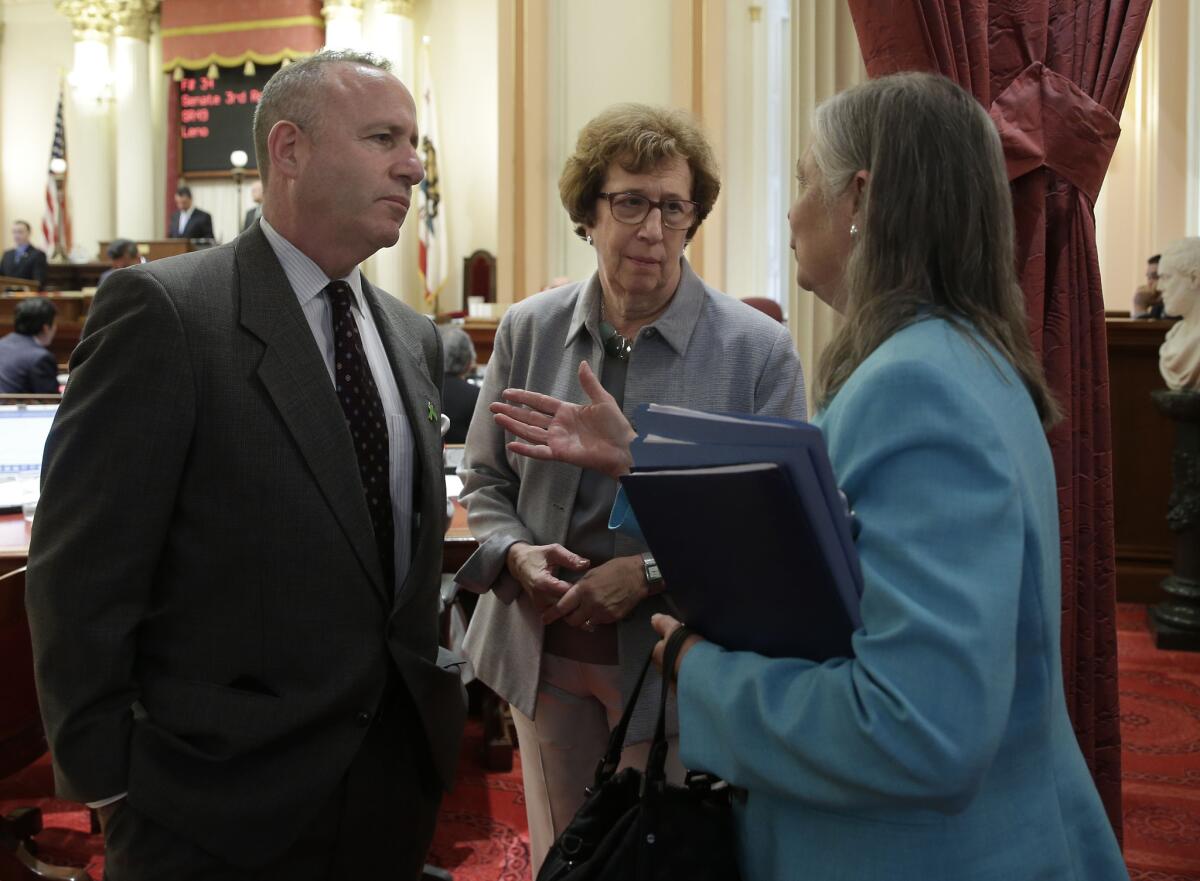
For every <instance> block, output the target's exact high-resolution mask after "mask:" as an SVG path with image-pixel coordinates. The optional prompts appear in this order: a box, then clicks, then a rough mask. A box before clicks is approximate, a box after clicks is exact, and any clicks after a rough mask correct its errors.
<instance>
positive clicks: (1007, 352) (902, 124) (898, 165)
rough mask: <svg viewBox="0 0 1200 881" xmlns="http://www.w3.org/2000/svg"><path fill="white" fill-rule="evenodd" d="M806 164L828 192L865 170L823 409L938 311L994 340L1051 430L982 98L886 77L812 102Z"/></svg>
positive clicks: (1047, 395)
mask: <svg viewBox="0 0 1200 881" xmlns="http://www.w3.org/2000/svg"><path fill="white" fill-rule="evenodd" d="M812 159H813V162H814V164H815V165H816V167H817V169H818V172H819V174H818V177H819V178H820V180H819V181H817V185H818V186H821V187H822V189H823V192H824V194H825V195H826V197H827V198H828V199H832V198H833V197H835V196H836V195H838V194H839V193H842V192H843V191H844V190H845V188H846V187H847V186H849V185H850V182H851V181H852V179H853V178H854V175H855V174H856V173H857V172H858V171H860V170H864V169H865V170H866V171H869V172H870V179H869V180H868V182H867V185H866V187H865V189H864V192H863V197H862V202H861V204H860V212H859V218H860V219H859V221H858V225H859V227H860V228H859V232H858V236H857V238H856V241H855V244H854V247H853V249H852V251H851V253H850V257H849V260H848V262H847V265H846V270H845V273H846V274H845V279H844V282H845V316H846V319H847V320H846V322H845V324H844V325H843V327H842V329H841V330H840V331H839V332H838V333H837V335H836V336H835V337H834V339H833V340H832V341H831V342H830V343H829V345H828V346H827V347H826V349H825V351H824V353H823V354H822V356H821V361H820V365H819V370H818V381H817V402H818V406H819V407H822V408H823V407H826V406H828V404H829V402H830V401H831V400H832V399H833V397H834V395H836V394H837V392H838V390H839V389H840V388H841V387H842V385H843V384H844V383H845V382H846V380H847V379H848V378H849V377H850V374H852V373H853V372H854V370H855V369H856V368H857V367H858V365H859V364H861V363H862V362H863V361H864V360H865V359H866V358H867V357H868V356H869V355H870V354H871V353H872V352H873V351H875V349H876V348H878V347H879V346H880V344H882V343H883V342H884V340H886V339H887V338H888V337H890V336H891V335H892V334H894V333H896V332H897V331H899V330H901V329H903V328H904V327H906V326H908V325H909V324H912V323H914V322H915V321H918V320H920V319H921V318H922V317H925V316H929V315H932V316H936V317H940V318H944V319H946V320H948V321H950V322H951V323H952V324H954V325H956V326H958V327H959V328H960V329H962V330H964V331H967V330H969V329H973V330H974V331H975V332H977V333H978V334H979V335H980V336H981V337H982V338H983V339H985V340H987V342H989V343H990V344H991V345H993V346H994V347H995V348H996V349H997V350H998V351H999V352H1000V353H1001V354H1002V355H1003V356H1004V357H1005V358H1007V359H1008V360H1009V362H1011V363H1012V365H1013V367H1014V368H1015V369H1016V371H1017V373H1018V374H1019V375H1020V377H1021V379H1022V380H1023V381H1024V383H1025V386H1026V387H1027V388H1028V389H1029V394H1030V395H1031V396H1032V397H1033V401H1034V404H1035V405H1036V407H1037V411H1038V415H1039V417H1040V418H1041V420H1042V424H1043V425H1044V426H1046V427H1047V428H1048V427H1049V426H1050V425H1052V424H1053V423H1054V422H1055V421H1056V420H1057V419H1058V417H1059V410H1058V406H1057V404H1056V403H1055V401H1054V397H1053V394H1052V393H1051V391H1050V389H1049V387H1048V386H1047V384H1046V379H1045V376H1044V375H1043V373H1042V366H1041V363H1040V362H1039V361H1038V359H1037V357H1036V356H1035V355H1034V352H1033V345H1032V343H1031V342H1030V339H1029V328H1028V325H1027V324H1026V314H1025V300H1024V296H1023V295H1022V293H1021V289H1020V287H1019V286H1018V285H1017V280H1016V267H1015V266H1014V262H1013V261H1014V257H1013V213H1012V198H1011V196H1010V194H1009V189H1008V179H1007V176H1006V174H1005V168H1004V154H1003V151H1002V150H1001V147H1000V137H999V135H998V134H997V133H996V128H995V126H994V125H993V124H992V120H991V118H990V117H989V116H988V115H987V112H986V111H985V110H984V109H983V107H982V106H981V105H980V104H979V102H977V101H976V100H975V99H974V98H973V97H971V95H970V94H968V93H967V92H965V91H964V90H963V89H961V88H960V87H959V86H957V85H955V84H954V83H953V82H951V81H950V80H948V79H946V78H945V77H942V76H937V75H934V74H927V73H901V74H895V75H892V76H886V77H880V78H879V79H876V80H872V81H870V82H867V83H863V84H862V85H860V86H856V87H854V88H852V89H849V90H847V91H845V92H842V93H841V94H839V95H836V96H834V97H833V98H831V99H829V100H828V101H826V102H824V103H823V104H821V105H820V106H819V107H818V108H817V111H816V115H815V118H814V120H813V141H812Z"/></svg>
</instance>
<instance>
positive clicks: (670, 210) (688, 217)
mask: <svg viewBox="0 0 1200 881" xmlns="http://www.w3.org/2000/svg"><path fill="white" fill-rule="evenodd" d="M598 195H600V196H601V197H602V198H605V199H608V207H609V210H611V211H612V216H613V219H614V220H617V221H619V222H620V223H628V224H638V223H641V222H642V221H643V220H645V219H646V216H647V215H648V214H649V213H650V209H651V208H657V209H659V210H660V211H661V212H662V222H663V226H665V227H666V228H667V229H691V228H692V225H693V224H695V222H696V212H697V211H699V210H700V203H699V202H690V201H688V200H687V199H664V200H663V201H661V202H655V201H654V200H653V199H647V198H646V197H645V196H642V195H639V194H638V193H599V194H598Z"/></svg>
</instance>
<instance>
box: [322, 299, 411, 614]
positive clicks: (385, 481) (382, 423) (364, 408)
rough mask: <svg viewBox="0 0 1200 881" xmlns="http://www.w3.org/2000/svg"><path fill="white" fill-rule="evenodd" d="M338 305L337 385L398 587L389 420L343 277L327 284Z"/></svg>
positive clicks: (389, 582)
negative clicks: (389, 462) (341, 279)
mask: <svg viewBox="0 0 1200 881" xmlns="http://www.w3.org/2000/svg"><path fill="white" fill-rule="evenodd" d="M325 292H326V293H327V294H328V295H329V303H330V305H331V306H332V307H333V368H334V385H335V386H336V387H337V396H338V400H339V401H340V402H341V404H342V412H343V413H345V414H346V424H347V425H348V426H349V427H350V436H351V437H352V438H354V452H355V454H357V456H358V473H359V476H360V477H361V478H362V485H363V491H364V492H365V493H366V495H367V508H368V509H370V512H371V523H372V525H373V526H374V527H375V544H376V546H377V547H378V548H379V561H380V563H382V564H383V577H384V583H385V584H386V586H387V587H388V589H389V591H390V590H394V589H395V585H394V583H393V582H394V580H395V540H396V534H395V533H396V529H395V525H394V521H393V520H392V495H391V492H390V491H389V478H390V471H389V468H388V432H387V418H386V417H385V416H384V412H383V401H382V400H380V397H379V388H378V387H377V386H376V385H375V377H374V376H372V375H371V366H370V365H369V364H368V363H367V356H366V352H364V351H363V344H362V337H361V336H359V333H358V324H357V322H355V320H354V314H353V312H352V311H351V309H350V303H351V300H352V299H353V296H354V294H353V292H352V291H351V290H350V286H349V285H348V284H346V283H345V282H344V281H331V282H330V283H329V284H328V285H326V287H325Z"/></svg>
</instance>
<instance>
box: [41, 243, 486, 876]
mask: <svg viewBox="0 0 1200 881" xmlns="http://www.w3.org/2000/svg"><path fill="white" fill-rule="evenodd" d="M363 292H364V295H365V297H366V300H367V302H368V303H369V304H370V306H371V308H372V310H373V312H374V316H375V321H376V323H377V325H378V328H379V333H380V336H381V337H382V339H383V343H384V347H385V348H386V350H387V353H388V356H389V359H390V361H391V364H392V368H393V370H394V372H395V376H396V380H397V384H398V386H399V388H400V392H401V396H402V398H403V400H404V406H405V410H406V411H407V415H408V419H409V422H410V424H411V426H412V432H413V436H414V448H415V458H416V461H415V462H414V468H415V469H416V478H417V479H416V481H415V483H416V486H417V490H416V497H415V498H414V503H413V511H414V523H416V522H419V523H420V524H421V528H419V529H418V530H417V535H416V536H414V543H413V559H412V566H411V569H410V571H409V574H408V577H407V579H406V581H405V582H404V584H403V585H402V586H401V588H400V589H399V590H394V589H393V586H392V585H386V584H384V581H383V576H382V572H381V566H380V563H379V556H378V553H377V550H376V546H375V543H374V540H373V538H372V530H371V520H370V515H369V513H368V510H367V505H366V500H365V496H364V494H363V490H362V484H361V481H360V478H359V473H358V466H357V462H356V459H355V454H354V449H353V445H352V441H351V438H350V433H349V430H348V428H347V425H346V420H345V417H344V416H343V413H342V410H341V407H340V405H339V403H338V400H337V396H336V393H335V391H334V388H333V385H332V383H331V382H330V380H329V375H328V373H327V371H326V367H325V364H324V361H323V359H322V356H321V354H320V353H319V351H318V349H317V346H316V344H315V342H314V340H313V336H312V331H311V330H310V328H309V326H308V324H307V323H306V321H305V318H304V315H303V313H302V311H301V309H300V305H299V303H298V301H297V299H296V296H295V294H294V293H293V291H292V288H291V286H290V285H289V283H288V281H287V277H286V276H285V275H284V272H283V269H282V268H281V267H280V265H279V263H278V261H277V260H276V258H275V255H274V252H273V251H272V250H271V248H270V245H269V244H268V242H267V240H266V238H265V236H264V235H263V233H262V231H261V230H260V229H258V228H257V227H256V228H254V229H252V230H250V231H249V232H247V233H245V234H244V235H242V236H239V237H238V238H237V240H236V241H234V242H232V243H230V244H228V245H224V246H221V247H218V248H214V249H211V250H207V251H201V252H196V253H192V254H187V255H184V256H181V257H176V258H171V259H167V260H159V261H155V262H153V263H147V264H145V265H144V266H138V267H132V268H130V269H128V270H126V271H123V272H118V273H114V274H113V275H112V276H111V277H110V278H109V279H108V280H107V281H106V282H105V284H104V285H103V286H102V287H101V288H100V290H99V292H98V293H97V295H96V298H95V303H94V305H93V307H92V310H91V314H90V315H89V316H88V321H87V326H86V328H85V332H84V337H83V340H82V341H81V342H80V345H79V347H78V348H77V349H76V350H75V353H74V355H73V357H72V359H71V379H70V383H69V387H68V389H67V391H66V394H65V395H64V398H63V403H62V406H61V408H60V410H59V413H58V418H57V420H56V422H55V425H54V427H53V429H52V431H51V434H50V438H49V441H48V443H47V449H46V459H45V465H44V469H43V495H42V498H41V501H40V503H39V507H38V514H37V520H36V523H35V525H34V530H33V538H32V544H31V548H30V565H29V573H28V601H27V602H28V608H29V618H30V625H31V628H32V631H33V637H34V655H35V663H36V669H37V676H38V687H39V693H40V696H41V701H42V713H43V716H44V718H45V721H46V728H47V732H48V735H49V738H50V743H51V749H52V751H53V755H54V759H55V766H56V767H55V770H56V776H57V781H58V785H59V789H60V792H61V793H62V794H63V795H64V796H65V797H68V798H73V799H77V800H79V801H90V800H98V799H101V798H105V797H108V796H111V795H115V794H117V793H119V792H123V791H127V792H128V794H129V795H128V797H129V800H130V803H131V804H132V805H134V806H135V807H137V808H138V809H139V810H140V811H142V812H144V813H146V814H147V815H149V816H150V817H152V818H153V819H154V820H156V821H157V822H159V823H162V824H163V825H166V826H168V827H169V828H171V829H173V830H174V831H176V832H177V833H179V834H180V835H183V836H184V837H186V838H188V839H190V840H192V841H195V842H196V843H197V844H199V845H200V846H201V847H203V848H205V849H208V850H210V851H211V852H213V853H216V854H218V855H221V856H223V857H224V858H226V859H227V860H229V861H231V862H234V863H238V864H244V863H246V862H247V861H249V860H251V859H254V858H259V859H263V860H265V859H269V858H271V857H272V856H275V855H278V854H279V853H281V852H282V851H283V850H284V849H285V848H286V847H287V846H288V845H289V844H290V843H291V842H292V841H294V840H295V836H296V835H297V834H298V833H299V832H300V830H301V829H302V828H303V827H304V826H305V824H307V823H308V822H310V821H311V820H312V818H313V816H314V815H315V812H316V810H317V809H318V808H319V807H320V805H321V803H322V801H323V800H324V799H325V798H327V797H328V795H329V794H330V793H331V792H332V791H333V789H334V787H335V785H336V784H337V783H338V781H339V780H340V778H341V777H342V775H343V773H344V772H345V770H346V768H347V767H348V766H349V764H350V761H351V759H352V758H353V756H354V755H355V753H356V751H357V750H358V748H359V745H360V743H361V742H362V739H363V737H364V735H365V733H366V730H367V728H366V726H367V725H368V724H369V721H370V719H371V717H372V714H373V712H374V711H375V709H376V708H377V707H378V706H379V703H380V699H381V696H382V695H383V693H384V688H385V685H386V683H387V682H388V679H389V676H390V675H391V674H390V673H389V667H394V668H395V669H396V670H397V671H398V674H399V676H400V677H401V678H402V679H403V682H404V683H405V684H406V685H407V687H408V690H409V691H410V692H411V694H412V697H413V699H414V701H415V704H416V707H417V709H418V712H419V714H420V719H419V720H416V719H414V720H413V724H414V725H416V724H418V723H419V724H420V725H421V726H422V727H423V729H424V732H425V734H426V739H427V741H428V745H429V748H430V751H431V753H432V757H433V760H434V764H435V766H436V767H435V770H436V772H437V774H438V775H439V776H440V778H441V781H442V782H443V783H444V784H446V785H449V784H450V782H451V780H452V778H453V774H454V766H455V762H456V759H457V755H458V748H459V735H460V732H461V728H462V723H463V718H464V715H465V706H464V702H463V695H462V690H461V685H460V683H459V679H458V676H457V674H456V673H455V672H453V671H451V670H448V669H443V668H442V667H441V666H439V663H438V661H439V649H438V585H439V580H440V578H439V573H440V570H441V556H442V540H443V531H444V525H445V484H444V479H443V477H442V466H441V461H442V457H441V441H440V437H439V426H438V423H437V421H436V419H432V420H431V419H430V414H429V406H430V405H431V404H432V406H433V407H434V408H436V409H440V395H439V389H438V386H437V385H436V383H435V381H434V380H433V379H431V378H432V377H439V376H440V373H441V344H440V337H439V335H438V334H437V333H436V332H435V329H434V327H433V325H432V323H431V322H430V321H428V320H427V319H426V318H424V317H421V316H419V315H417V314H416V313H414V312H412V311H411V310H410V309H408V308H407V307H405V306H404V305H402V304H401V303H399V302H398V301H396V300H394V299H393V298H391V297H389V296H387V295H384V294H381V293H379V292H376V291H374V290H372V289H371V288H370V287H369V285H367V284H366V282H365V280H364V284H363Z"/></svg>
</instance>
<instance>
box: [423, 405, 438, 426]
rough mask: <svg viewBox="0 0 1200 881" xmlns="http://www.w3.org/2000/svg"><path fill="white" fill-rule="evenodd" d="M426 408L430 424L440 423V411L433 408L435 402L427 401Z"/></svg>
mask: <svg viewBox="0 0 1200 881" xmlns="http://www.w3.org/2000/svg"><path fill="white" fill-rule="evenodd" d="M425 406H426V408H428V417H429V421H430V422H437V421H438V411H437V409H436V408H435V407H434V406H433V401H426V402H425Z"/></svg>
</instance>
